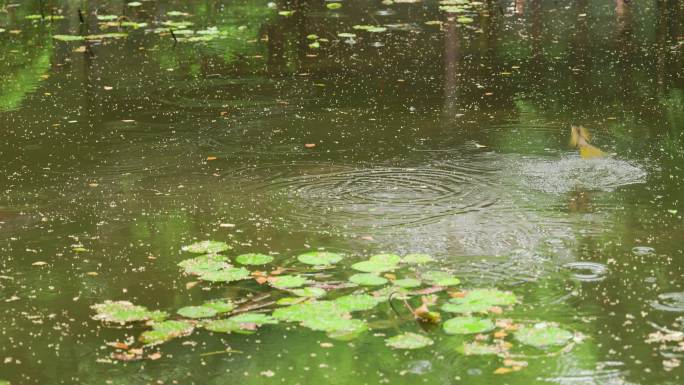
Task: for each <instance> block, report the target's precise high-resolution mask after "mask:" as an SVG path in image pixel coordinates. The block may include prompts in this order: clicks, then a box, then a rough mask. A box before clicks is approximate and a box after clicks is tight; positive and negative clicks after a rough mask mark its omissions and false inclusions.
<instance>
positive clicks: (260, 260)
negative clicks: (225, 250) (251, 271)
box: [235, 253, 273, 265]
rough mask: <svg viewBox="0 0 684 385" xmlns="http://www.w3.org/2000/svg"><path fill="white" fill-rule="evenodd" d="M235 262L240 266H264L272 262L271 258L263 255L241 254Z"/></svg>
mask: <svg viewBox="0 0 684 385" xmlns="http://www.w3.org/2000/svg"><path fill="white" fill-rule="evenodd" d="M235 260H236V261H237V262H238V263H240V264H242V265H265V264H267V263H271V262H272V261H273V257H271V256H270V255H265V254H252V253H250V254H242V255H238V256H237V257H235Z"/></svg>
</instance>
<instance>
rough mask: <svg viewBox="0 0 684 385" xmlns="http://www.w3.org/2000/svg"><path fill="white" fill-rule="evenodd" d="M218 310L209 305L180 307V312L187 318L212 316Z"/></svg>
mask: <svg viewBox="0 0 684 385" xmlns="http://www.w3.org/2000/svg"><path fill="white" fill-rule="evenodd" d="M217 313H218V312H217V311H216V309H214V308H213V307H209V306H186V307H182V308H180V309H178V314H180V315H182V316H183V317H186V318H210V317H213V316H215V315H216V314H217Z"/></svg>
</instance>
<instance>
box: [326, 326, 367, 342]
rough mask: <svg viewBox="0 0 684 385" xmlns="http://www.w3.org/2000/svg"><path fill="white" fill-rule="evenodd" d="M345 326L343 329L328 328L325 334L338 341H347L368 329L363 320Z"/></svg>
mask: <svg viewBox="0 0 684 385" xmlns="http://www.w3.org/2000/svg"><path fill="white" fill-rule="evenodd" d="M346 326H347V327H346V328H343V329H336V330H329V331H328V332H327V336H328V337H329V338H332V339H335V340H339V341H349V340H352V339H354V338H356V337H358V336H359V335H361V334H362V333H363V332H365V331H367V330H368V324H366V323H365V322H353V323H350V324H348V325H346Z"/></svg>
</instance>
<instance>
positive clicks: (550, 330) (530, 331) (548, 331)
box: [514, 322, 573, 348]
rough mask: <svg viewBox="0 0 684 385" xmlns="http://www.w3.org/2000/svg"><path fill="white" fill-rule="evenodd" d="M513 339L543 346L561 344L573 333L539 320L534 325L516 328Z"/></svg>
mask: <svg viewBox="0 0 684 385" xmlns="http://www.w3.org/2000/svg"><path fill="white" fill-rule="evenodd" d="M514 336H515V339H517V340H518V341H520V342H522V343H523V344H525V345H530V346H534V347H537V348H544V347H548V346H563V345H565V344H567V343H568V341H570V340H571V339H572V338H573V334H572V333H571V332H569V331H567V330H565V329H561V328H559V327H558V326H556V325H554V324H551V323H546V322H540V323H537V324H535V325H534V326H524V327H521V328H520V329H518V330H517V331H516V332H515V334H514Z"/></svg>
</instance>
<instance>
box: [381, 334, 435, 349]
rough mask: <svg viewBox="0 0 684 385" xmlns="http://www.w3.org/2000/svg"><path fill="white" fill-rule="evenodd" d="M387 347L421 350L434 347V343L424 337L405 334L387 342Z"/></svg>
mask: <svg viewBox="0 0 684 385" xmlns="http://www.w3.org/2000/svg"><path fill="white" fill-rule="evenodd" d="M385 343H386V344H387V346H389V347H392V348H395V349H420V348H424V347H426V346H430V345H432V344H433V343H434V342H433V341H432V340H431V339H430V338H428V337H425V336H423V335H420V334H416V333H404V334H400V335H398V336H394V337H391V338H388V339H386V340H385Z"/></svg>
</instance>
